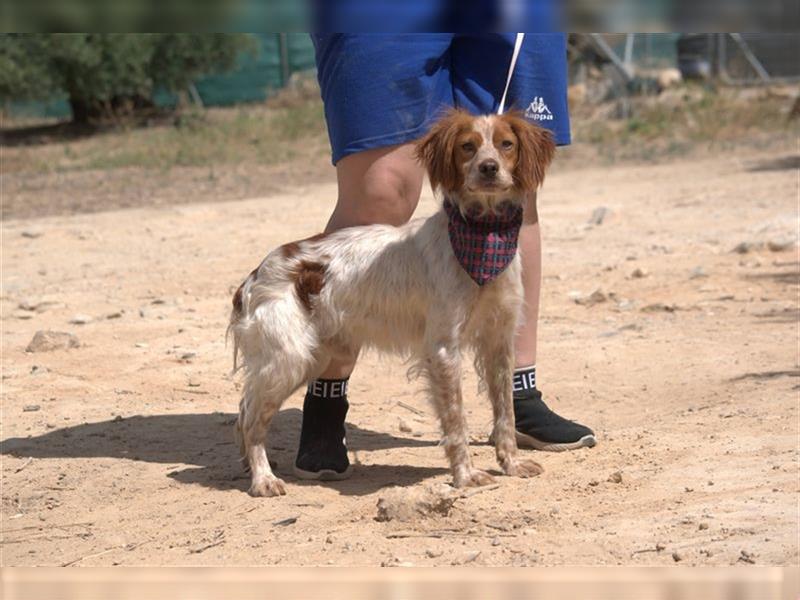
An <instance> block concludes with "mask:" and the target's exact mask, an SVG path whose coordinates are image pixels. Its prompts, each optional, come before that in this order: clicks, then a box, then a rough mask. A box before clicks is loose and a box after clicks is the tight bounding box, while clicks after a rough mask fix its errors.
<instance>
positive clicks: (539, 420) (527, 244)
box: [514, 194, 596, 452]
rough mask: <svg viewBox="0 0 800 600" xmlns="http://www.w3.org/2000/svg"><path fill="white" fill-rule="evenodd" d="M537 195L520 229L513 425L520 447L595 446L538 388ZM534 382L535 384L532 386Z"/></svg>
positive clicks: (588, 434)
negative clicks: (520, 304) (520, 297)
mask: <svg viewBox="0 0 800 600" xmlns="http://www.w3.org/2000/svg"><path fill="white" fill-rule="evenodd" d="M536 200H537V199H536V194H533V195H532V196H531V197H530V198H528V200H527V202H526V204H525V212H524V214H523V218H522V228H521V229H520V232H519V242H518V243H519V249H520V252H521V253H522V288H523V291H524V296H525V302H524V303H523V308H522V315H521V317H522V323H521V326H520V328H519V331H518V332H517V337H516V339H515V343H514V345H515V349H514V368H515V373H514V424H515V428H516V431H517V444H518V445H519V447H520V448H536V449H537V450H550V451H554V452H557V451H561V450H573V449H576V448H582V447H584V446H588V447H591V446H594V445H595V443H596V441H595V437H594V432H592V430H591V429H589V428H588V427H586V426H584V425H581V424H579V423H574V422H572V421H569V420H567V419H564V418H563V417H561V416H559V415H558V414H556V413H554V412H553V411H552V410H550V408H548V406H547V405H546V404H545V403H544V401H543V400H542V394H541V392H540V391H539V390H538V388H537V387H536V342H537V336H538V330H539V297H540V295H541V289H542V238H541V231H540V229H539V212H538V209H537V206H536ZM531 384H532V385H531Z"/></svg>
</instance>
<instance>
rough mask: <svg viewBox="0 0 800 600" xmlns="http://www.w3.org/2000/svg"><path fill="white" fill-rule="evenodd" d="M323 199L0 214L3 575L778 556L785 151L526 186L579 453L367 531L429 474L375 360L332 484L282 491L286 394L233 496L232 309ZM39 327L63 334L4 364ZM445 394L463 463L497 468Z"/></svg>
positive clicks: (422, 445) (790, 514)
mask: <svg viewBox="0 0 800 600" xmlns="http://www.w3.org/2000/svg"><path fill="white" fill-rule="evenodd" d="M334 198H335V189H334V186H333V185H332V184H321V185H316V184H315V185H313V186H311V185H309V186H307V187H305V188H298V189H297V190H296V191H295V192H294V193H291V194H282V195H274V196H271V197H266V198H259V199H249V200H242V201H235V202H228V203H224V204H211V203H200V204H184V205H180V206H174V207H169V206H166V207H165V206H161V207H150V208H144V209H128V210H119V211H115V212H104V213H103V212H101V213H96V214H84V215H77V216H57V217H45V218H39V219H33V218H25V219H15V220H8V221H6V222H5V223H4V224H3V226H2V234H3V240H2V250H3V267H4V268H3V274H2V281H3V295H2V333H3V336H2V378H3V381H2V385H3V398H2V401H3V402H2V534H3V538H2V562H3V564H5V565H221V564H229V565H234V564H235V565H275V564H280V565H382V564H383V565H404V564H414V565H451V564H465V565H469V566H475V565H617V564H626V565H640V564H641V565H644V564H647V565H676V564H679V565H733V564H738V565H741V566H742V567H743V568H744V567H746V566H747V565H749V564H757V565H789V564H796V563H797V561H798V521H797V497H798V496H797V494H798V393H799V392H798V390H800V379H798V377H800V368H799V366H798V354H797V353H798V349H797V339H798V338H797V332H798V255H797V247H796V246H795V245H793V244H792V243H791V242H793V241H794V240H795V238H796V228H797V202H798V172H797V159H796V156H795V155H794V153H792V152H776V151H768V152H761V153H749V154H745V155H742V154H738V155H737V154H736V153H727V154H725V155H722V156H719V157H716V158H711V157H709V158H707V159H698V160H691V161H684V162H672V163H670V164H664V165H657V166H624V165H620V166H616V167H614V168H613V169H600V168H587V169H581V170H567V171H559V172H557V173H555V174H554V175H553V176H552V177H550V178H549V179H548V182H547V184H546V187H545V190H544V192H543V193H542V195H541V211H540V212H541V218H542V223H543V234H544V248H545V252H544V273H545V274H544V291H543V302H542V305H543V308H542V319H541V327H540V329H541V342H540V348H541V350H540V358H539V361H538V362H539V381H540V383H541V387H542V388H543V390H544V392H545V394H546V397H547V399H548V400H549V402H550V404H551V405H552V406H553V407H554V408H556V409H557V410H558V411H559V412H561V413H562V414H564V415H567V416H570V417H572V418H575V419H578V420H580V421H582V422H585V423H587V424H589V425H591V426H593V427H594V429H595V430H596V432H597V434H598V439H599V444H598V446H597V447H596V448H594V449H591V450H589V449H584V450H581V451H576V452H571V453H564V454H546V453H536V456H535V457H536V459H537V460H538V461H539V462H541V463H542V464H543V465H544V467H545V469H546V471H545V473H544V474H543V475H541V476H539V477H537V478H534V479H530V480H521V479H514V478H506V477H498V478H497V485H496V486H493V487H489V488H485V489H483V490H481V492H480V493H477V494H475V495H471V496H467V497H462V498H459V499H457V500H456V501H455V503H454V504H453V506H452V508H451V510H450V512H449V514H448V515H442V514H430V515H419V516H415V517H413V518H411V519H410V520H407V521H398V520H390V521H377V520H376V516H377V508H376V506H377V504H378V501H379V499H381V498H382V497H384V496H386V495H387V494H390V492H391V490H390V488H391V487H393V486H401V487H406V488H410V489H423V488H425V487H426V486H429V485H433V484H447V483H449V482H450V479H451V478H450V475H449V473H448V471H447V469H446V463H445V459H444V455H443V452H442V450H441V448H439V447H437V444H438V440H439V435H438V426H437V423H436V421H435V419H434V418H433V415H432V411H431V409H430V408H429V407H428V405H427V401H426V399H425V397H424V396H423V395H422V393H421V392H420V388H421V386H420V384H419V382H416V383H411V384H409V383H408V382H407V381H406V378H405V372H406V366H405V365H404V364H402V363H401V362H400V361H399V360H395V359H386V358H381V357H378V356H371V355H367V356H365V357H364V358H363V359H362V360H361V362H360V364H359V366H358V369H357V371H356V373H355V374H354V376H353V379H352V380H351V394H350V396H351V398H350V401H351V408H350V413H349V415H348V442H349V446H350V450H351V459H352V461H353V462H354V463H355V471H354V475H353V477H352V478H351V479H349V480H347V481H344V482H337V483H315V482H312V483H309V482H301V481H298V480H297V479H295V478H294V477H293V476H292V474H291V469H290V467H291V464H292V461H293V459H294V452H295V449H296V445H297V440H298V433H299V426H300V418H301V413H300V410H299V407H300V406H301V400H302V399H301V395H300V394H299V393H298V394H296V395H295V396H294V397H292V398H291V399H290V400H289V401H288V402H287V403H286V405H285V407H284V409H283V410H282V412H281V413H280V415H279V417H278V418H277V419H276V422H275V424H274V426H273V428H272V432H271V438H270V443H269V446H270V451H271V456H272V457H273V458H274V459H276V460H277V462H278V470H279V473H280V475H281V476H282V477H284V478H285V480H286V481H287V484H288V495H286V496H284V497H280V498H271V499H264V498H251V497H250V496H248V495H247V493H246V489H247V487H248V479H247V477H246V475H245V474H244V473H243V472H242V470H241V466H240V464H239V463H238V461H237V458H238V456H237V452H236V449H235V447H234V445H233V441H232V434H233V431H232V423H233V420H234V413H235V411H236V408H237V402H238V391H237V387H238V384H237V380H236V378H232V377H231V375H230V369H231V349H230V347H226V345H225V339H224V332H225V327H226V324H227V317H228V311H229V306H230V298H231V294H232V292H233V290H234V289H235V288H236V286H237V285H238V284H239V283H240V281H241V280H242V279H243V277H244V276H245V275H247V273H248V272H249V271H250V270H251V269H252V268H253V267H254V266H255V265H257V264H258V262H259V261H260V260H261V258H262V257H263V255H265V254H266V252H267V251H268V250H269V249H271V248H272V247H274V246H276V245H278V244H281V243H283V242H286V241H288V240H292V239H296V238H300V237H306V236H307V235H310V234H313V233H315V232H317V231H318V230H320V229H321V227H322V225H323V223H324V221H325V219H326V217H327V215H328V214H329V212H330V210H331V208H332V206H333V202H334ZM599 207H605V208H606V209H607V210H606V211H605V212H604V214H603V220H602V223H601V224H594V225H593V224H590V223H589V220H590V217H591V216H592V214H593V212H594V211H595V209H597V208H599ZM434 210H435V203H434V201H433V199H432V198H431V197H430V195H427V196H426V197H425V198H424V200H423V202H422V204H421V206H420V209H419V214H420V215H426V214H430V213H431V212H432V211H434ZM600 212H603V211H600ZM597 214H598V215H599V214H600V213H597ZM740 245H741V246H740ZM737 246H738V247H739V248H738V249H739V250H740V251H734V248H736V247H737ZM38 330H54V331H63V332H68V333H71V334H74V335H75V336H77V338H78V340H79V344H80V345H79V346H78V347H73V348H67V349H60V350H53V351H50V352H26V347H27V346H28V344H29V342H30V341H31V339H32V338H33V336H34V334H35V333H36V332H37V331H38ZM466 379H467V380H466V381H465V390H466V403H467V407H468V409H469V421H470V426H471V434H472V446H471V450H472V453H473V455H474V461H475V462H476V464H477V465H478V466H480V467H483V468H489V469H493V470H494V469H496V465H495V462H494V455H493V448H492V447H490V446H489V445H488V444H487V443H486V436H487V433H488V430H489V423H490V408H489V405H488V401H487V400H486V399H485V398H484V397H482V396H480V395H479V394H478V392H477V384H476V381H475V378H474V375H472V374H470V375H468V376H467V378H466ZM401 429H402V430H401Z"/></svg>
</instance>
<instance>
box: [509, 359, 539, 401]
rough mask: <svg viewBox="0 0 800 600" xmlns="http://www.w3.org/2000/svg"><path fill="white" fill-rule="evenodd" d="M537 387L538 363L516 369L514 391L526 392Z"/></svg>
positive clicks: (518, 392)
mask: <svg viewBox="0 0 800 600" xmlns="http://www.w3.org/2000/svg"><path fill="white" fill-rule="evenodd" d="M535 389H536V365H531V366H530V367H520V368H519V369H514V393H515V394H524V393H525V392H530V391H533V390H535Z"/></svg>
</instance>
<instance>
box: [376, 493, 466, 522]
mask: <svg viewBox="0 0 800 600" xmlns="http://www.w3.org/2000/svg"><path fill="white" fill-rule="evenodd" d="M458 498H459V496H458V494H457V493H456V492H455V491H454V490H453V488H451V487H450V486H448V485H445V484H443V483H440V484H431V485H426V486H413V487H393V488H389V489H388V490H386V492H384V494H383V495H382V496H381V497H380V498H379V499H378V514H377V516H376V517H375V520H376V521H404V522H407V521H415V520H417V519H420V518H426V517H433V516H442V517H446V516H448V515H449V514H450V511H451V510H452V508H453V504H455V502H456V500H458Z"/></svg>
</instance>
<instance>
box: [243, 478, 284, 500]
mask: <svg viewBox="0 0 800 600" xmlns="http://www.w3.org/2000/svg"><path fill="white" fill-rule="evenodd" d="M248 493H249V494H250V495H251V496H255V497H265V498H268V497H270V496H285V495H286V484H285V483H284V482H283V479H278V478H277V477H270V478H268V479H262V480H260V481H254V482H253V483H252V484H251V485H250V489H249V490H248Z"/></svg>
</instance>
